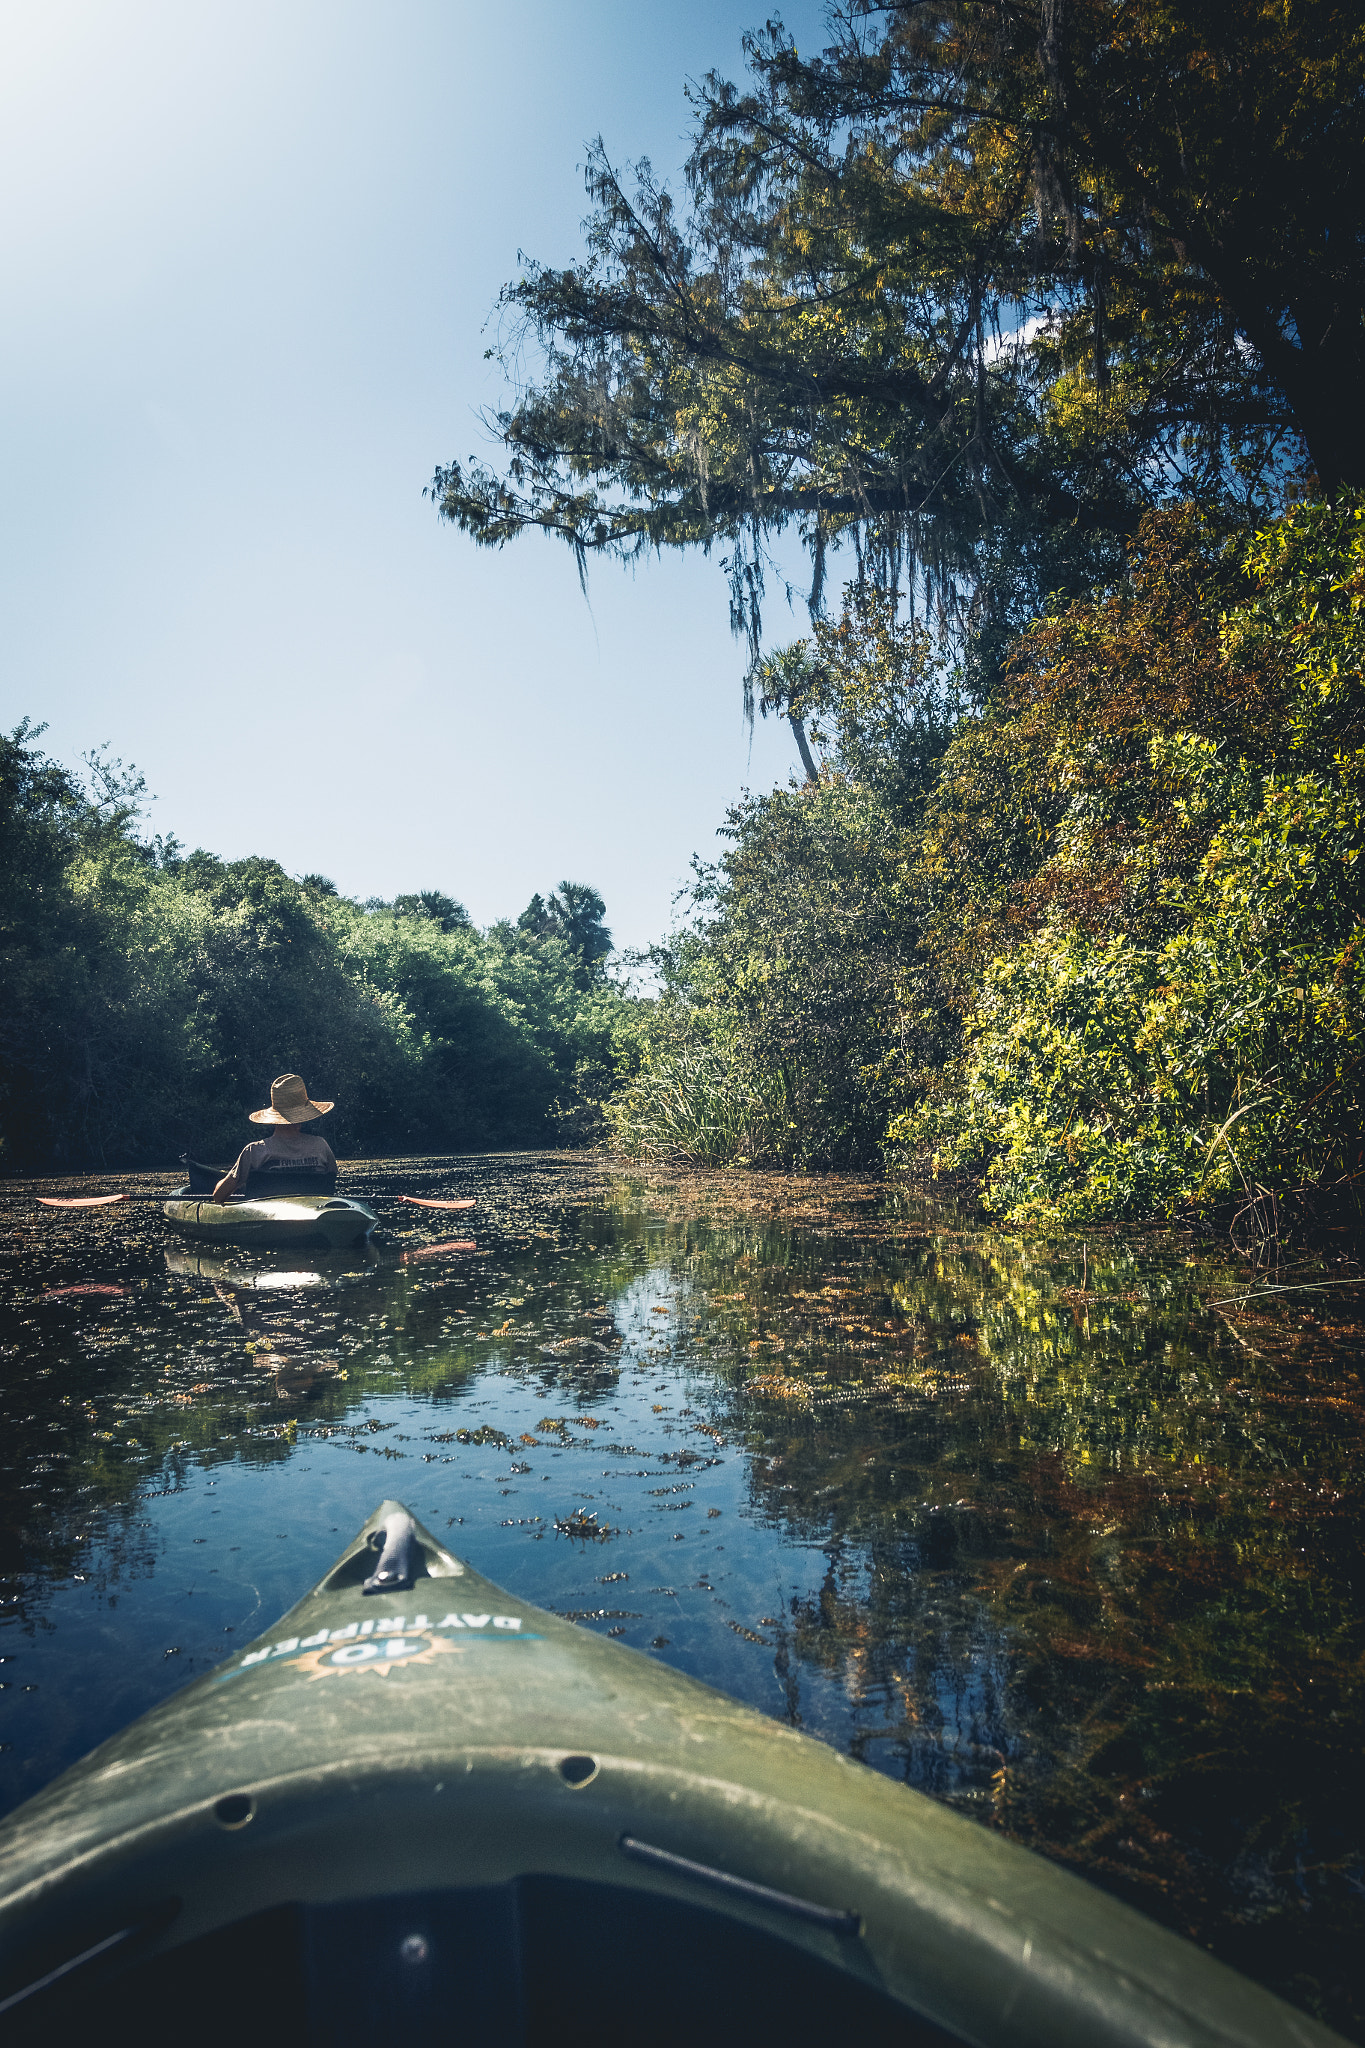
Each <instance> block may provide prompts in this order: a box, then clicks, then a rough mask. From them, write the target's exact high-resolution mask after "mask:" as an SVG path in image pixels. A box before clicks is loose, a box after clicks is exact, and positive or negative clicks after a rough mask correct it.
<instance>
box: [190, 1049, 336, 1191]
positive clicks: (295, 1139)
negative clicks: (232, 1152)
mask: <svg viewBox="0 0 1365 2048" xmlns="http://www.w3.org/2000/svg"><path fill="white" fill-rule="evenodd" d="M333 1107H335V1105H334V1104H333V1103H330V1102H311V1101H310V1100H309V1098H308V1090H307V1089H306V1088H305V1087H304V1085H303V1082H302V1080H301V1079H300V1077H299V1076H298V1075H297V1074H281V1075H280V1077H279V1079H278V1080H276V1081H272V1082H271V1084H270V1107H269V1109H253V1110H252V1112H251V1121H252V1123H253V1124H269V1125H270V1127H271V1128H270V1133H269V1135H268V1136H267V1137H264V1138H257V1139H256V1140H255V1142H254V1143H253V1144H250V1145H244V1146H243V1147H242V1150H241V1152H240V1154H239V1155H238V1159H237V1163H236V1165H235V1166H233V1167H231V1168H230V1169H229V1171H228V1172H227V1173H225V1174H224V1175H223V1178H222V1179H221V1180H220V1181H219V1183H218V1185H217V1187H216V1188H215V1189H214V1190H213V1196H212V1199H213V1200H214V1201H215V1202H225V1201H226V1200H227V1198H228V1196H229V1195H235V1194H237V1193H238V1192H239V1190H241V1189H242V1188H244V1187H245V1186H246V1184H247V1181H248V1180H254V1181H255V1184H256V1185H255V1187H254V1188H253V1190H252V1192H253V1193H268V1192H269V1182H270V1179H271V1176H272V1175H278V1176H279V1177H280V1179H281V1181H284V1180H285V1179H286V1177H287V1180H288V1184H289V1186H290V1187H291V1188H293V1189H295V1190H296V1184H297V1182H298V1181H299V1180H300V1179H302V1178H304V1177H311V1176H312V1175H313V1174H316V1175H317V1179H318V1188H319V1192H330V1189H331V1186H332V1183H333V1181H334V1180H335V1179H336V1170H337V1163H336V1155H335V1154H334V1152H333V1151H332V1148H331V1146H330V1145H329V1144H328V1143H327V1140H326V1139H325V1138H324V1137H321V1136H320V1135H319V1134H318V1132H316V1131H306V1130H305V1129H304V1128H303V1127H304V1125H305V1124H309V1123H311V1122H312V1121H313V1119H314V1117H319V1116H326V1114H327V1112H328V1110H329V1109H332V1108H333Z"/></svg>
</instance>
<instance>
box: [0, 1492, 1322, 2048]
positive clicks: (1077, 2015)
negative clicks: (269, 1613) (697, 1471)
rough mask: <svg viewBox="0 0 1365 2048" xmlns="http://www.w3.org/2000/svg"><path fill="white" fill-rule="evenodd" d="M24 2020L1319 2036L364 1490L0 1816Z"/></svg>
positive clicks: (874, 2037) (1199, 1960)
mask: <svg viewBox="0 0 1365 2048" xmlns="http://www.w3.org/2000/svg"><path fill="white" fill-rule="evenodd" d="M0 2025H3V2026H5V2027H7V2028H8V2029H9V2036H8V2037H9V2038H12V2039H19V2040H24V2039H32V2040H37V2039H39V2038H42V2039H43V2040H45V2041H62V2042H64V2041H76V2040H84V2039H85V2038H87V2036H88V2038H89V2039H90V2040H91V2041H97V2042H100V2043H104V2042H107V2041H110V2040H114V2041H122V2040H125V2039H126V2040H129V2041H136V2042H138V2043H139V2044H145V2043H147V2042H155V2041H162V2040H165V2041H170V2040H172V2039H175V2040H177V2041H179V2040H180V2039H181V2038H186V2039H189V2040H192V2041H193V2042H194V2044H195V2048H199V2044H200V2043H203V2042H205V2041H208V2042H211V2043H216V2042H219V2041H222V2042H229V2041H230V2042H233V2043H253V2044H254V2043H258V2042H266V2043H274V2042H277V2041H278V2042H281V2043H283V2042H288V2043H291V2044H302V2043H306V2042H315V2043H328V2044H330V2043H343V2042H346V2043H349V2042H356V2043H362V2042H363V2043H384V2042H395V2043H397V2042H408V2041H412V2042H414V2043H422V2044H426V2043H435V2042H437V2041H441V2042H444V2041H447V2040H448V2041H452V2042H454V2041H460V2042H463V2041H465V2040H469V2041H471V2042H481V2043H490V2042H507V2043H518V2044H520V2043H526V2044H532V2043H534V2044H541V2043H544V2044H547V2048H564V2044H568V2043H578V2042H583V2043H588V2042H591V2043H592V2044H593V2048H608V2044H615V2043H622V2044H624V2043H633V2042H648V2043H650V2044H651V2048H653V2044H659V2043H663V2044H669V2043H674V2042H677V2043H682V2042H684V2041H686V2042H693V2041H698V2042H705V2043H707V2044H711V2043H715V2044H727V2043H740V2042H743V2043H744V2044H746V2048H762V2044H765V2043H767V2042H768V2041H779V2040H780V2041H783V2042H787V2043H794V2044H795V2043H800V2044H804V2043H815V2042H819V2043H820V2044H822V2048H826V2044H828V2048H833V2044H836V2043H839V2044H841V2043H842V2042H844V2041H845V2040H856V2041H857V2042H858V2043H859V2048H863V2044H870V2043H878V2044H879V2043H888V2044H889V2043H899V2044H919V2048H929V2044H945V2043H951V2042H956V2043H973V2044H976V2048H1016V2044H1022V2043H1029V2044H1033V2048H1156V2044H1161V2048H1214V2044H1219V2048H1229V2044H1233V2043H1237V2044H1246V2048H1250V2044H1257V2048H1291V2044H1293V2048H1311V2044H1319V2048H1325V2044H1327V2043H1330V2042H1331V2041H1333V2040H1334V2039H1335V2036H1333V2035H1331V2034H1329V2033H1328V2032H1327V2030H1326V2029H1325V2028H1323V2027H1321V2026H1319V2025H1317V2024H1316V2023H1315V2022H1313V2021H1312V2020H1309V2019H1307V2018H1305V2017H1304V2016H1303V2015H1302V2014H1300V2013H1298V2012H1295V2011H1293V2010H1291V2009H1290V2008H1289V2007H1288V2006H1286V2005H1284V2004H1282V2003H1281V2002H1280V2001H1279V2000H1278V1999H1276V1998H1274V1997H1272V1996H1271V1995H1270V1994H1269V1993H1268V1992H1266V1991H1263V1990H1261V1989H1260V1988H1259V1987H1258V1986H1256V1985H1254V1984H1252V1983H1250V1982H1249V1981H1247V1980H1246V1979H1245V1978H1242V1977H1240V1976H1238V1975H1236V1974H1235V1973H1234V1972H1233V1971H1231V1970H1229V1969H1227V1968H1225V1967H1224V1966H1223V1965H1222V1964H1220V1963H1217V1962H1215V1961H1213V1960H1212V1959H1211V1958H1210V1957H1208V1956H1206V1955H1205V1954H1203V1953H1202V1952H1201V1951H1200V1950H1198V1949H1196V1948H1194V1947H1192V1946H1191V1945H1190V1944H1188V1943H1186V1942H1184V1941H1182V1940H1180V1939H1179V1938H1178V1937H1177V1936H1175V1935H1173V1934H1170V1933H1167V1932H1166V1931H1165V1930H1163V1929H1161V1928H1159V1927H1157V1926H1155V1925H1153V1924H1152V1923H1151V1922H1149V1921H1148V1920H1146V1919H1144V1918H1143V1917H1142V1916H1141V1915H1140V1914H1138V1913H1136V1912H1134V1911H1132V1910H1131V1909H1130V1908H1128V1907H1126V1906H1123V1905H1121V1904H1120V1903H1118V1902H1117V1901H1116V1900H1114V1899H1111V1898H1109V1897H1107V1896H1106V1895H1105V1894H1103V1893H1101V1892H1099V1891H1097V1890H1095V1889H1093V1888H1092V1887H1091V1886H1090V1885H1088V1884H1086V1883H1084V1882H1083V1881H1082V1880H1081V1879H1079V1878H1076V1877H1073V1876H1071V1875H1069V1874H1068V1873H1066V1872H1064V1871H1062V1870H1059V1869H1057V1868H1055V1867H1054V1866H1053V1865H1051V1864H1049V1863H1047V1862H1045V1861H1044V1860H1043V1859H1042V1858H1040V1857H1037V1856H1034V1855H1032V1854H1031V1853H1030V1852H1028V1851H1027V1850H1024V1849H1020V1848H1017V1847H1015V1846H1014V1845H1013V1844H1011V1843H1009V1842H1007V1841H1005V1840H1003V1839H1002V1838H1001V1837H1000V1836H999V1835H997V1834H994V1833H991V1832H989V1831H988V1830H986V1829H985V1828H982V1827H978V1826H976V1825H974V1824H973V1823H971V1822H969V1821H966V1820H964V1819H962V1818H961V1817H959V1816H958V1815H956V1814H953V1813H951V1812H949V1811H947V1810H946V1809H945V1808H944V1807H942V1806H939V1805H937V1804H936V1803H935V1802H934V1801H932V1800H930V1799H928V1798H926V1797H924V1796H923V1795H922V1794H919V1793H916V1792H913V1791H910V1790H908V1789H907V1788H905V1787H904V1786H900V1785H897V1784H895V1783H893V1782H892V1781H890V1780H888V1779H887V1778H885V1777H882V1776H880V1775H879V1774H877V1773H876V1772H874V1771H872V1770H870V1769H868V1768H866V1767H865V1766H863V1765H862V1764H859V1763H855V1762H853V1761H851V1760H850V1759H849V1758H847V1757H844V1756H841V1755H839V1754H838V1753H837V1752H836V1751H834V1750H833V1749H830V1748H828V1747H827V1746H826V1745H825V1744H823V1743H821V1742H817V1741H813V1740H811V1739H810V1738H809V1737H806V1736H804V1735H801V1734H799V1733H798V1732H797V1731H795V1730H794V1729H791V1728H789V1727H786V1726H784V1725H782V1724H781V1723H779V1722H776V1721H771V1720H767V1719H765V1718H764V1717H763V1716H762V1715H761V1714H758V1713H755V1712H753V1711H752V1710H750V1709H749V1708H746V1707H742V1706H740V1705H738V1704H737V1703H736V1702H735V1701H733V1700H730V1699H727V1698H726V1697H725V1696H724V1695H723V1694H721V1693H718V1692H714V1691H712V1690H711V1689H710V1688H709V1687H707V1686H705V1685H700V1684H698V1683H696V1682H695V1681H694V1680H692V1679H690V1678H687V1677H685V1676H683V1675H682V1674H681V1673H679V1672H677V1671H673V1670H670V1669H669V1668H668V1667H666V1666H664V1665H662V1664H659V1663H657V1662H655V1661H653V1660H652V1659H650V1658H647V1657H644V1656H642V1655H640V1654H638V1653H636V1652H635V1651H632V1650H628V1649H624V1648H622V1647H621V1646H619V1645H617V1644H615V1643H611V1642H609V1641H606V1640H604V1639H601V1638H599V1637H596V1636H593V1635H591V1634H588V1633H586V1632H584V1631H582V1630H580V1629H577V1628H575V1627H573V1626H572V1625H571V1624H570V1623H568V1622H566V1621H562V1620H559V1619H558V1618H556V1617H555V1616H553V1615H550V1614H546V1613H543V1612H541V1611H540V1610H538V1609H536V1608H534V1607H532V1606H530V1605H529V1604H528V1603H527V1602H526V1601H524V1600H520V1599H517V1598H514V1597H513V1596H511V1595H510V1594H508V1593H505V1592H503V1591H502V1590H501V1589H500V1588H499V1587H497V1586H495V1585H493V1584H491V1583H490V1582H489V1581H488V1580H487V1579H483V1578H480V1577H479V1575H478V1574H477V1573H476V1572H475V1571H473V1570H472V1569H471V1568H470V1566H469V1565H467V1564H465V1563H463V1562H462V1561H461V1560H460V1559H458V1558H456V1557H454V1556H452V1555H451V1554H450V1552H448V1551H447V1550H445V1549H444V1548H443V1547H442V1546H441V1545H440V1544H439V1543H438V1542H437V1541H436V1540H435V1538H434V1537H432V1536H431V1535H430V1534H428V1532H427V1531H426V1530H425V1529H423V1528H422V1527H421V1526H420V1525H419V1524H417V1523H416V1522H414V1520H413V1518H412V1517H411V1515H410V1514H409V1513H408V1512H407V1510H406V1509H404V1508H403V1507H401V1506H400V1505H399V1504H398V1503H396V1502H393V1501H387V1502H385V1503H384V1505H383V1506H382V1507H381V1508H380V1509H379V1510H378V1512H377V1513H376V1514H375V1515H374V1516H372V1517H371V1519H370V1521H369V1522H368V1523H367V1524H366V1525H365V1527H364V1529H363V1530H362V1531H361V1532H360V1534H359V1536H358V1537H357V1538H356V1540H355V1542H354V1543H352V1544H351V1545H350V1546H349V1548H348V1549H347V1550H346V1551H345V1552H344V1553H343V1555H342V1556H341V1558H340V1559H339V1560H338V1562H337V1563H336V1565H335V1566H334V1567H333V1568H332V1570H331V1571H330V1572H328V1574H327V1576H326V1577H325V1578H324V1579H323V1580H322V1582H321V1583H320V1584H319V1585H318V1586H316V1587H315V1588H314V1589H313V1591H312V1592H311V1593H309V1594H308V1595H307V1596H306V1597H305V1598H304V1599H303V1600H302V1601H300V1603H299V1604H298V1606H296V1607H295V1608H293V1609H292V1610H291V1611H290V1613H288V1614H287V1615H286V1616H285V1617H284V1619H283V1620H282V1621H280V1622H279V1623H278V1624H277V1625H276V1627H275V1628H273V1629H272V1630H271V1631H270V1633H269V1634H268V1635H267V1636H263V1637H261V1638H260V1640H259V1641H258V1642H256V1643H255V1644H253V1645H252V1646H251V1647H250V1648H249V1649H245V1650H241V1651H238V1652H236V1653H235V1654H234V1655H233V1657H232V1658H231V1660H230V1661H229V1662H227V1663H225V1664H224V1665H223V1666H221V1667H220V1668H219V1669H218V1670H216V1671H214V1672H213V1673H211V1674H209V1675H208V1676H205V1677H202V1678H199V1679H197V1680H195V1681H194V1683H193V1684H191V1685H190V1686H188V1687H187V1688H186V1689H185V1690H184V1691H183V1692H181V1693H179V1694H177V1695H176V1696H175V1697H174V1698H172V1699H170V1700H168V1701H167V1702H166V1703H165V1704H164V1705H162V1706H159V1707H157V1708H155V1709H153V1711H152V1712H150V1713H148V1714H146V1715H144V1716H143V1717H142V1719H141V1720H139V1721H137V1722H135V1723H134V1724H133V1726H132V1727H130V1728H128V1729H126V1730H125V1731H124V1732H123V1733H122V1734H120V1735H118V1736H115V1737H114V1738H113V1739H112V1740H111V1741H109V1742H106V1743H105V1744H104V1745H103V1746H102V1747H101V1748H99V1749H97V1750H95V1751H94V1752H93V1754H92V1755H90V1756H89V1757H87V1758H86V1759H85V1760H84V1761H83V1762H81V1763H79V1764H77V1765H75V1766H74V1767H73V1768H72V1769H71V1770H69V1771H67V1772H66V1773H65V1774H64V1775H63V1776H62V1777H60V1778H58V1779H57V1780H56V1781H55V1782H54V1783H53V1784H51V1785H49V1786H48V1787H47V1788H46V1789H45V1790H44V1791H43V1792H41V1793H39V1794H38V1795H37V1797H36V1798H34V1799H32V1800H30V1801H29V1802H28V1804H27V1805H26V1806H24V1807H21V1808H20V1809H19V1810H18V1811H17V1812H16V1813H15V1814H13V1815H12V1816H11V1817H10V1819H9V1820H8V1821H7V1822H6V1823H5V1824H4V1825H3V1827H0Z"/></svg>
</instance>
